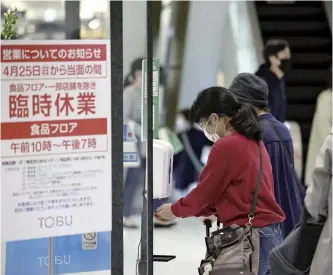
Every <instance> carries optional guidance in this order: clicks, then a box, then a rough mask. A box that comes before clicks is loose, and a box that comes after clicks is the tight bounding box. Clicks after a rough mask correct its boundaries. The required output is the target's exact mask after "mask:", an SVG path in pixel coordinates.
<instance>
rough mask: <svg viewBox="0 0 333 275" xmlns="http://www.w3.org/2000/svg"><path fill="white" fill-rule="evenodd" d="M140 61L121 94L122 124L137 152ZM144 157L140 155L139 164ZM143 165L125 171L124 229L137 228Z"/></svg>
mask: <svg viewBox="0 0 333 275" xmlns="http://www.w3.org/2000/svg"><path fill="white" fill-rule="evenodd" d="M142 60H143V58H138V59H136V60H134V61H133V62H132V64H131V71H130V73H129V74H128V75H127V76H126V78H125V82H124V94H123V108H124V109H123V118H124V124H127V125H131V126H132V128H133V129H131V130H132V131H133V134H134V135H135V136H136V138H137V139H138V144H139V146H138V150H139V152H140V153H145V152H144V150H141V146H140V145H141V144H140V140H141V89H142V88H141V85H142ZM144 157H145V155H142V154H141V164H142V163H143V162H144V159H143V158H144ZM144 173H145V169H144V165H143V164H142V165H141V166H140V167H133V168H132V167H131V168H128V169H127V175H126V177H125V183H124V227H126V228H137V227H138V225H137V224H136V223H135V222H134V221H133V219H132V206H133V199H134V196H135V194H136V191H137V188H138V187H143V186H144V185H143V180H144Z"/></svg>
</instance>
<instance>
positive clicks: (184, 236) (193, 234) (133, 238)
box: [124, 218, 205, 275]
mask: <svg viewBox="0 0 333 275" xmlns="http://www.w3.org/2000/svg"><path fill="white" fill-rule="evenodd" d="M138 219H139V218H138ZM204 237H205V227H204V226H203V225H202V224H201V223H200V221H199V219H183V220H179V221H178V222H177V225H175V226H174V227H172V228H168V229H155V234H154V253H155V254H159V255H160V254H165V255H175V256H176V259H174V260H172V261H170V262H168V263H155V265H154V275H173V274H174V275H176V274H177V275H178V274H186V275H192V274H193V275H195V274H198V271H197V268H198V264H199V263H200V261H201V259H202V257H203V256H204V254H205V245H204ZM139 240H140V230H126V231H125V234H124V250H125V251H124V253H125V264H124V266H125V275H135V274H136V258H137V246H138V244H139Z"/></svg>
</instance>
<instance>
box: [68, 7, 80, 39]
mask: <svg viewBox="0 0 333 275" xmlns="http://www.w3.org/2000/svg"><path fill="white" fill-rule="evenodd" d="M80 28H81V19H80V1H65V35H66V39H81V37H80Z"/></svg>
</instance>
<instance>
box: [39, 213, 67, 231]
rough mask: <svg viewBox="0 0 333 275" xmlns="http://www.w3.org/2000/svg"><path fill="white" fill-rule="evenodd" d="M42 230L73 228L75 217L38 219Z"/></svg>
mask: <svg viewBox="0 0 333 275" xmlns="http://www.w3.org/2000/svg"><path fill="white" fill-rule="evenodd" d="M38 220H39V227H40V228H54V227H65V226H71V225H72V223H73V217H72V215H70V216H55V217H52V216H48V217H41V218H38Z"/></svg>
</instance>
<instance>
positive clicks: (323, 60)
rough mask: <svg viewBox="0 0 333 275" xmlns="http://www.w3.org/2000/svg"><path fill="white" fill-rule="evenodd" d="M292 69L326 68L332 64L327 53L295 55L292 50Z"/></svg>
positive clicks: (330, 56) (330, 57)
mask: <svg viewBox="0 0 333 275" xmlns="http://www.w3.org/2000/svg"><path fill="white" fill-rule="evenodd" d="M292 59H293V68H295V69H296V67H295V66H307V67H308V68H309V67H310V68H314V66H315V67H320V68H323V69H324V68H325V69H326V68H328V67H329V66H330V65H331V63H332V55H331V54H329V53H317V52H316V53H295V52H294V51H293V48H292Z"/></svg>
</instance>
